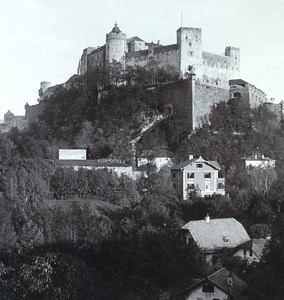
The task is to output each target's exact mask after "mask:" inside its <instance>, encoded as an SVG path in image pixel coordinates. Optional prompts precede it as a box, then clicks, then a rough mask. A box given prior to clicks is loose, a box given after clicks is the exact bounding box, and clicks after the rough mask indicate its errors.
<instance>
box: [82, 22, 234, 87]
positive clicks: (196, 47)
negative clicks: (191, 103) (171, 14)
mask: <svg viewBox="0 0 284 300" xmlns="http://www.w3.org/2000/svg"><path fill="white" fill-rule="evenodd" d="M113 60H115V61H118V62H121V63H122V64H123V65H124V66H135V65H136V66H147V64H148V63H149V61H150V60H154V61H155V63H156V65H157V67H158V68H161V69H164V70H165V71H166V72H168V73H170V74H174V75H178V76H179V77H180V78H184V77H185V74H186V72H187V71H188V66H189V65H190V66H193V67H194V72H195V75H196V77H195V78H196V79H197V80H199V81H200V83H203V84H207V85H213V86H218V87H221V88H224V89H227V90H229V80H230V79H237V78H239V76H240V49H239V48H236V47H226V48H225V54H224V55H219V54H213V53H210V52H205V51H203V49H202V30H201V28H189V27H181V28H179V29H178V30H177V42H176V44H172V45H166V46H163V45H161V44H160V42H159V41H158V42H157V43H153V42H151V43H147V42H145V41H144V40H142V39H141V38H139V37H137V36H134V37H131V38H127V37H126V34H125V33H123V32H122V31H121V30H120V29H119V27H118V26H117V24H115V26H114V27H113V29H112V30H111V31H110V33H108V34H106V43H105V45H103V46H101V47H97V48H94V47H88V48H86V49H84V50H83V54H82V56H81V59H80V61H79V66H78V74H80V75H82V74H84V73H85V72H86V71H87V70H88V68H92V67H95V66H105V65H106V63H111V62H112V61H113Z"/></svg>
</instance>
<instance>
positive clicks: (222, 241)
mask: <svg viewBox="0 0 284 300" xmlns="http://www.w3.org/2000/svg"><path fill="white" fill-rule="evenodd" d="M182 230H188V231H189V233H190V235H191V236H192V238H193V240H194V242H195V243H196V245H197V246H198V248H199V249H200V251H201V252H214V251H218V250H222V249H226V248H227V249H234V248H236V247H238V246H240V245H241V244H244V243H246V242H248V241H250V237H249V235H248V233H247V232H246V230H245V228H244V227H243V225H242V224H241V223H239V222H238V221H237V220H236V219H234V218H224V219H211V220H209V222H207V221H205V220H198V221H190V222H188V223H187V224H185V225H184V226H183V227H182Z"/></svg>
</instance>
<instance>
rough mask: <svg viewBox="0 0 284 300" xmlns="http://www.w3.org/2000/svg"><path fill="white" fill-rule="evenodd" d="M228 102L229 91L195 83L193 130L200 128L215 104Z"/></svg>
mask: <svg viewBox="0 0 284 300" xmlns="http://www.w3.org/2000/svg"><path fill="white" fill-rule="evenodd" d="M228 100H229V91H228V90H227V89H223V88H220V87H214V86H208V85H205V84H202V83H200V82H199V81H198V80H197V81H196V82H195V93H194V100H193V101H194V102H193V116H192V122H193V128H196V127H200V126H201V125H202V124H204V121H205V120H206V115H208V114H209V113H210V111H211V108H212V106H213V105H214V104H215V103H218V102H221V101H228Z"/></svg>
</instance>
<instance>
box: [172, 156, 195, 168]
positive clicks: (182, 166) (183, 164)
mask: <svg viewBox="0 0 284 300" xmlns="http://www.w3.org/2000/svg"><path fill="white" fill-rule="evenodd" d="M197 159H198V158H193V159H190V160H186V161H183V162H181V163H179V164H177V165H175V166H173V167H172V169H173V170H180V169H183V168H184V167H186V166H188V165H190V164H192V163H193V162H195V161H196V160H197Z"/></svg>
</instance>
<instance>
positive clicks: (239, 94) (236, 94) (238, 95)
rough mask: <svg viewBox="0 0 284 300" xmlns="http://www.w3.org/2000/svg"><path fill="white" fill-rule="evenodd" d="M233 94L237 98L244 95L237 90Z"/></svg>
mask: <svg viewBox="0 0 284 300" xmlns="http://www.w3.org/2000/svg"><path fill="white" fill-rule="evenodd" d="M233 95H234V97H235V98H240V97H241V96H242V94H241V93H239V92H235V93H234V94H233Z"/></svg>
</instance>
